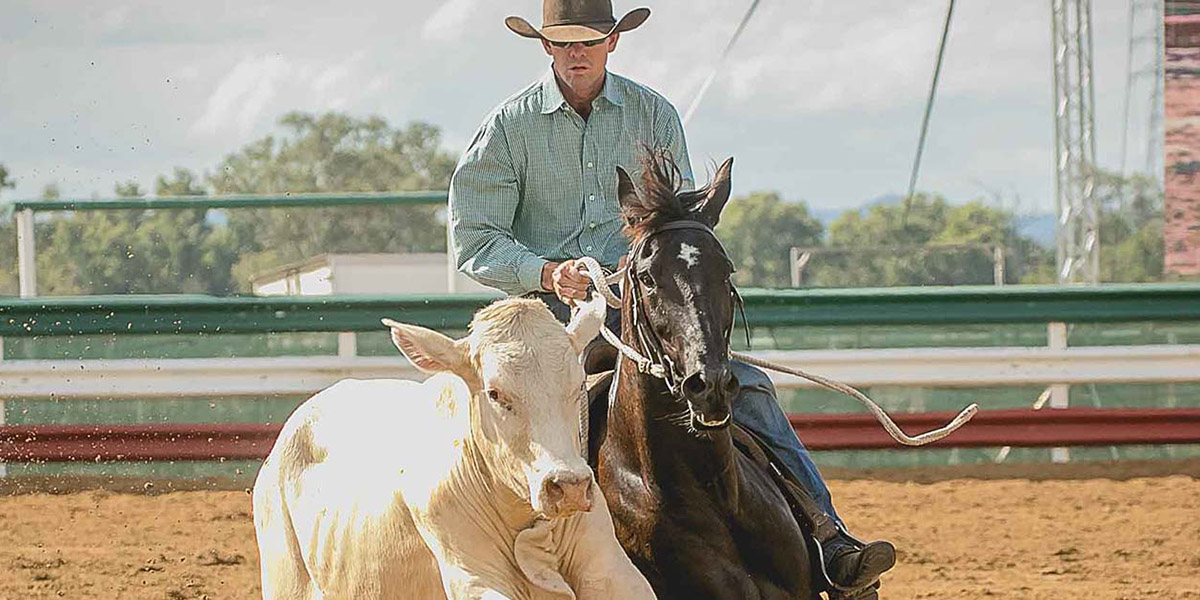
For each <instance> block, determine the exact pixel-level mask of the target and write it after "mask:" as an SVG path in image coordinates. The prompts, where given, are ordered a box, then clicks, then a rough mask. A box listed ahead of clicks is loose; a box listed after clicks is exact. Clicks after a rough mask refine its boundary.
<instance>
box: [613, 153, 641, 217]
mask: <svg viewBox="0 0 1200 600" xmlns="http://www.w3.org/2000/svg"><path fill="white" fill-rule="evenodd" d="M617 202H618V203H619V204H620V205H621V212H622V213H626V214H628V212H629V209H630V208H631V207H633V206H638V205H639V204H640V203H639V201H638V195H637V186H635V185H633V179H632V178H631V177H630V176H629V173H626V172H625V169H622V168H621V166H620V165H617Z"/></svg>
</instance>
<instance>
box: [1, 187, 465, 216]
mask: <svg viewBox="0 0 1200 600" xmlns="http://www.w3.org/2000/svg"><path fill="white" fill-rule="evenodd" d="M447 197H448V196H447V192H444V191H422V192H362V193H343V194H275V195H257V194H255V195H250V194H244V195H229V196H160V197H157V198H101V199H69V198H64V199H60V200H17V201H15V202H13V203H12V205H13V209H14V210H15V211H17V212H20V211H24V210H29V211H34V212H48V211H67V210H69V211H78V210H128V209H143V210H149V209H197V208H198V209H208V208H322V207H327V206H439V205H445V204H446V202H447Z"/></svg>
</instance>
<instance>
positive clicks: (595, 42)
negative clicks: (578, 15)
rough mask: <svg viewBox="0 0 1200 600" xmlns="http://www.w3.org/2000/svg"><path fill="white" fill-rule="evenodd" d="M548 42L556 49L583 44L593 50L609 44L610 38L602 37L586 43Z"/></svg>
mask: <svg viewBox="0 0 1200 600" xmlns="http://www.w3.org/2000/svg"><path fill="white" fill-rule="evenodd" d="M546 41H547V42H550V45H551V46H554V47H555V48H566V47H568V46H570V45H571V44H583V47H584V48H592V47H595V46H599V45H600V44H603V43H604V42H607V41H608V38H607V37H602V38H600V39H598V40H588V41H586V42H551V41H550V40H546Z"/></svg>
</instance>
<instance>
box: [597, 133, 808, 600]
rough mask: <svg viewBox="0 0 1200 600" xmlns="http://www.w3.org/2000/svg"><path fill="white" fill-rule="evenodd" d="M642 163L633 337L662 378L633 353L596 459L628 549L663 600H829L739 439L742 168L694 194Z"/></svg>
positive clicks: (624, 202) (627, 199) (658, 162)
mask: <svg viewBox="0 0 1200 600" xmlns="http://www.w3.org/2000/svg"><path fill="white" fill-rule="evenodd" d="M642 163H643V164H642V166H643V173H642V181H641V183H642V193H641V194H639V193H638V191H637V188H636V186H635V185H634V183H633V181H632V179H631V178H630V176H629V174H628V173H626V172H625V171H624V170H622V169H621V168H620V167H618V169H617V170H618V198H619V203H620V206H621V212H622V215H623V217H624V219H625V222H626V234H627V236H628V237H629V238H630V241H631V252H630V254H629V258H628V263H627V269H626V272H625V274H624V275H623V283H622V289H623V291H624V296H623V298H622V303H621V334H620V338H621V341H622V342H623V344H625V345H626V346H628V347H630V348H637V349H640V352H641V354H642V355H643V356H644V357H645V358H647V359H649V363H652V364H653V365H656V366H657V373H651V372H650V371H654V370H655V369H654V368H650V369H648V368H647V366H648V365H647V364H642V365H640V368H639V364H638V362H636V361H634V360H633V359H631V358H630V357H629V356H628V355H625V354H622V356H621V357H620V359H619V360H618V364H617V370H616V375H615V381H614V382H613V384H612V389H611V393H610V396H609V402H608V403H607V406H606V408H607V415H606V418H604V417H605V415H603V414H601V415H599V416H600V417H601V418H600V419H594V420H595V421H598V425H599V426H598V427H595V428H593V438H592V445H593V447H592V453H591V454H592V458H593V459H594V465H595V466H596V470H597V477H598V481H599V484H600V488H601V490H602V491H603V494H604V497H605V498H606V499H607V501H608V504H609V508H610V511H611V513H612V516H613V521H614V525H615V528H616V533H617V539H618V540H619V541H620V543H621V546H622V547H623V548H624V549H625V551H626V553H628V555H629V557H630V558H631V559H632V560H633V563H634V564H635V565H636V566H637V567H638V569H640V570H641V572H642V574H644V575H645V576H646V579H647V580H648V581H649V582H650V584H651V586H652V587H653V588H654V591H655V593H656V594H657V596H658V598H659V599H660V600H693V599H699V598H706V599H714V600H735V599H736V600H743V599H747V598H758V599H763V600H776V599H779V600H782V599H785V598H786V599H789V600H794V599H797V598H805V599H808V598H819V595H818V590H819V588H818V587H817V586H816V581H815V576H814V572H813V569H812V563H811V556H812V555H811V554H810V550H809V547H808V546H807V545H806V537H805V532H804V531H803V530H802V529H801V526H800V525H799V524H798V521H797V519H796V518H795V517H794V516H793V513H792V511H791V509H790V508H789V505H788V503H787V501H786V499H785V498H784V496H783V494H782V493H781V492H780V490H779V487H778V486H777V484H776V482H775V481H774V480H773V479H772V474H771V473H769V472H767V470H766V469H765V468H764V467H763V466H761V465H760V464H759V463H756V462H755V461H753V460H751V459H750V458H749V457H747V456H746V455H744V454H743V453H742V452H740V451H739V450H738V448H737V447H736V445H735V441H734V437H733V435H732V434H731V430H730V424H731V421H732V419H731V416H732V401H733V399H734V398H735V397H736V395H737V393H738V390H739V382H738V380H737V377H736V376H735V375H734V373H733V372H732V371H731V369H730V348H729V344H730V337H731V334H732V332H733V323H734V310H735V308H736V306H737V305H738V303H739V302H740V297H739V296H738V294H737V290H736V289H735V288H734V286H733V283H732V281H731V276H732V274H733V271H734V268H733V264H732V261H731V260H730V259H729V256H728V255H727V254H726V252H725V250H724V248H723V247H722V245H721V243H720V241H719V240H718V239H717V237H716V234H715V233H714V232H713V228H714V227H716V225H717V221H718V220H719V218H720V214H721V210H722V209H723V208H724V206H725V204H726V202H727V201H728V200H729V192H730V176H731V171H732V168H733V159H732V158H730V159H729V160H727V161H725V162H724V163H723V164H722V165H721V166H720V167H719V168H718V169H717V172H716V174H715V175H714V177H713V180H712V182H711V183H710V184H709V185H708V186H706V187H704V188H701V189H698V190H694V191H687V192H681V179H682V178H681V176H680V173H679V169H678V167H677V166H676V165H675V163H674V162H673V161H672V160H671V159H670V157H669V156H667V155H665V154H661V153H648V154H647V155H646V156H645V157H644V158H643V161H642ZM598 404H600V405H601V406H602V407H604V403H598ZM601 410H603V408H602V409H601ZM593 414H595V413H593Z"/></svg>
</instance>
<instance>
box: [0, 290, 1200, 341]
mask: <svg viewBox="0 0 1200 600" xmlns="http://www.w3.org/2000/svg"><path fill="white" fill-rule="evenodd" d="M743 296H744V297H745V300H746V315H747V319H748V321H749V323H750V325H751V326H755V327H785V326H814V325H960V324H973V323H980V324H997V323H1049V322H1073V323H1085V322H1086V323H1102V322H1117V321H1186V320H1200V284H1190V283H1189V284H1132V285H1106V286H1095V287H1091V286H1088V287H1085V286H1052V285H1026V286H1006V287H1003V288H996V287H991V286H962V287H924V288H880V289H875V288H868V289H838V290H745V292H744V293H743ZM496 297H497V296H494V295H486V294H474V295H467V294H462V295H454V296H324V297H320V298H315V297H295V296H292V297H267V298H236V297H235V298H214V297H209V296H90V297H79V298H26V299H9V300H0V337H33V336H68V335H106V334H163V333H273V332H301V331H312V332H318V331H323V332H334V331H338V332H340V331H376V330H378V329H379V328H380V325H379V319H380V317H391V318H394V319H397V320H400V321H405V322H409V323H414V324H418V325H425V326H429V327H436V328H442V329H462V328H465V327H466V325H467V323H468V322H469V321H470V319H471V315H472V314H473V313H474V311H475V310H477V309H479V308H480V307H482V306H483V305H485V304H487V303H488V302H491V301H492V300H494V299H495V298H496Z"/></svg>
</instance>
